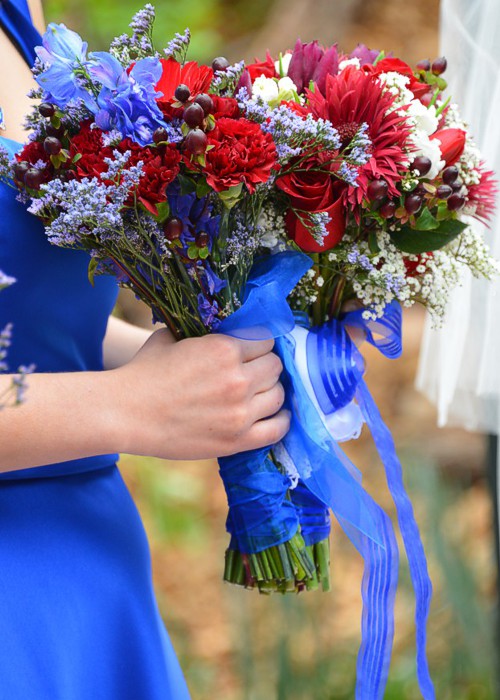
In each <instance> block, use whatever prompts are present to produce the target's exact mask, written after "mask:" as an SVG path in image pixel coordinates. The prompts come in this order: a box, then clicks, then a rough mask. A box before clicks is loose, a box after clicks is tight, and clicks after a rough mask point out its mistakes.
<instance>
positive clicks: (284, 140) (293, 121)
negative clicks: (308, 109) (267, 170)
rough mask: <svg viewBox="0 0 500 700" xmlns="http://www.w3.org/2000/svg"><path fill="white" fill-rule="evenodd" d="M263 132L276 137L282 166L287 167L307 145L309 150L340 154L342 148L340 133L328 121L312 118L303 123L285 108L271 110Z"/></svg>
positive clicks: (275, 140) (309, 117) (284, 106)
mask: <svg viewBox="0 0 500 700" xmlns="http://www.w3.org/2000/svg"><path fill="white" fill-rule="evenodd" d="M262 130H263V131H267V132H269V133H270V134H271V136H272V137H273V140H274V143H275V144H276V149H277V151H278V161H279V163H280V164H285V163H287V162H288V161H289V160H290V159H291V158H293V157H294V156H296V155H298V154H299V153H300V151H301V147H303V146H304V144H307V147H308V148H315V147H319V148H320V149H321V150H322V151H326V152H334V151H337V150H338V149H339V148H340V147H341V145H342V142H341V139H340V137H339V133H338V131H337V129H336V128H335V127H334V126H333V125H332V124H331V123H330V122H329V121H326V120H325V119H315V118H314V117H313V115H312V114H308V115H307V117H306V118H305V119H304V118H303V117H301V116H300V115H299V114H295V113H294V112H292V111H291V110H290V109H288V107H287V106H286V105H280V106H279V107H277V108H276V109H274V110H272V112H271V114H270V117H269V119H268V121H267V122H265V123H264V124H263V125H262Z"/></svg>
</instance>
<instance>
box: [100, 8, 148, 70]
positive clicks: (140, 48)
mask: <svg viewBox="0 0 500 700" xmlns="http://www.w3.org/2000/svg"><path fill="white" fill-rule="evenodd" d="M154 21H155V8H154V7H153V5H151V4H149V3H148V4H147V5H145V6H144V7H143V8H142V10H139V11H138V12H137V13H136V14H135V15H134V16H133V18H132V21H131V22H130V24H129V27H130V28H131V29H132V36H129V35H128V34H121V35H120V36H118V37H116V38H115V39H113V41H112V42H111V46H110V52H111V53H112V54H113V56H115V58H117V59H118V60H119V61H120V63H122V64H123V65H124V66H128V65H129V64H130V63H131V61H132V60H133V58H143V57H144V56H151V55H153V54H154V53H155V52H154V48H153V40H152V35H153V25H154Z"/></svg>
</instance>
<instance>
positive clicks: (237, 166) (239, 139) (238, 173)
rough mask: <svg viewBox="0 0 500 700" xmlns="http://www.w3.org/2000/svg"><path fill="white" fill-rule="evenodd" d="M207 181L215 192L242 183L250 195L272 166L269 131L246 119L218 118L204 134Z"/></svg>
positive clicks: (273, 163) (275, 157)
mask: <svg viewBox="0 0 500 700" xmlns="http://www.w3.org/2000/svg"><path fill="white" fill-rule="evenodd" d="M208 145H209V146H213V148H211V149H210V150H207V152H206V156H205V158H206V165H205V167H204V168H203V172H204V173H205V175H206V178H207V182H208V184H209V185H210V187H213V189H214V190H216V191H217V192H222V191H223V190H227V189H228V188H229V187H233V186H234V185H239V184H240V183H243V184H245V185H246V186H247V188H248V191H249V192H250V193H251V194H252V193H253V192H255V187H256V185H258V184H259V183H261V182H267V180H268V179H269V176H270V175H271V171H272V169H273V168H274V167H275V166H276V162H277V154H276V146H275V145H274V141H273V139H272V136H271V135H270V134H265V133H264V132H263V131H262V129H261V128H260V126H259V125H258V124H255V123H254V122H251V121H249V120H248V119H229V118H228V117H221V119H218V120H217V126H216V128H215V129H214V130H213V131H211V132H210V133H209V134H208Z"/></svg>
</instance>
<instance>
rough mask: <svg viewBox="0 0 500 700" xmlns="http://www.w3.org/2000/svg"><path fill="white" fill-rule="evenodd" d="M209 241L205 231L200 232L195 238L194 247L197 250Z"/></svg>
mask: <svg viewBox="0 0 500 700" xmlns="http://www.w3.org/2000/svg"><path fill="white" fill-rule="evenodd" d="M209 241H210V236H209V235H208V233H207V232H206V231H201V232H200V233H199V234H198V235H197V236H196V245H197V246H198V248H204V247H205V246H206V245H208V243H209Z"/></svg>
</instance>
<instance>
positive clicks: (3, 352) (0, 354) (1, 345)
mask: <svg viewBox="0 0 500 700" xmlns="http://www.w3.org/2000/svg"><path fill="white" fill-rule="evenodd" d="M11 340H12V323H8V324H7V325H6V326H5V328H4V329H3V330H1V331H0V372H7V370H8V369H9V367H8V365H7V363H6V362H5V358H6V357H7V350H8V348H9V347H10V343H11Z"/></svg>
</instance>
